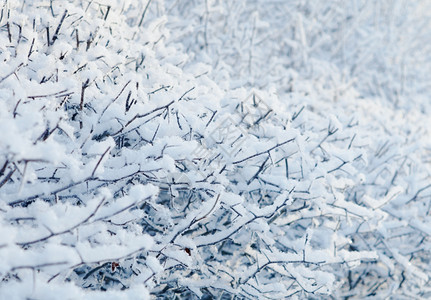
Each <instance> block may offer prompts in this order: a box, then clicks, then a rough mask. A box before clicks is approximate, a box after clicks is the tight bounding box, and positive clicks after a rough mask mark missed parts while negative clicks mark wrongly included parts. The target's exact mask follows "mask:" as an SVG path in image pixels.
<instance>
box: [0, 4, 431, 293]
mask: <svg viewBox="0 0 431 300" xmlns="http://www.w3.org/2000/svg"><path fill="white" fill-rule="evenodd" d="M238 3H241V5H240V4H226V3H218V2H214V3H212V2H211V1H206V2H205V4H202V3H197V2H194V1H187V2H183V3H179V2H175V3H171V1H148V2H147V1H143V2H141V1H125V0H116V1H73V0H70V1H51V2H49V3H48V2H44V1H32V2H24V4H22V3H19V2H18V1H6V0H5V1H3V5H2V8H1V15H0V26H1V29H2V30H1V32H0V60H1V63H2V65H3V66H4V68H2V69H1V71H0V120H1V122H0V199H1V201H0V225H1V226H0V232H1V234H0V257H1V258H2V261H3V263H2V264H1V265H0V278H1V281H0V294H1V295H6V296H9V297H11V298H14V297H15V298H32V299H33V298H35V299H46V298H49V297H53V295H54V294H53V293H54V292H61V293H67V295H68V296H70V297H71V298H80V297H86V296H87V297H92V298H96V297H104V298H106V297H110V298H112V299H120V298H122V297H123V298H126V299H129V298H136V299H137V298H148V297H150V295H152V296H154V297H157V298H161V299H162V298H169V299H170V298H173V297H175V296H178V297H184V298H185V297H195V298H205V297H211V298H220V299H231V298H235V297H236V298H258V299H262V298H270V299H275V298H281V297H287V296H294V297H297V298H304V297H331V295H332V296H335V297H341V296H343V297H346V298H348V297H364V296H373V295H377V294H378V295H390V294H399V295H404V296H406V297H410V296H412V295H413V296H421V297H426V296H427V295H429V293H430V290H429V288H428V282H429V277H428V275H427V274H428V273H429V272H430V271H431V270H430V267H429V265H430V264H429V251H430V249H429V248H430V242H429V234H430V230H429V228H431V227H430V216H429V213H430V191H431V185H430V184H429V179H430V151H429V149H431V145H430V144H429V141H428V140H426V137H429V136H430V132H429V129H428V128H427V127H426V125H425V123H420V122H418V120H419V121H423V122H425V121H426V116H425V115H424V114H422V113H421V112H420V111H415V110H408V111H407V110H396V109H394V108H393V105H394V102H393V98H391V97H389V100H390V101H392V102H391V104H385V103H384V102H379V101H374V100H373V99H372V98H362V97H359V96H358V92H357V90H356V89H355V88H354V87H353V86H352V85H353V83H352V82H349V81H347V82H346V81H344V78H343V76H342V75H341V72H340V71H339V69H338V66H336V64H331V63H328V61H326V60H325V59H327V57H326V56H325V55H326V54H327V52H328V51H327V50H328V49H327V44H326V42H325V39H326V38H328V35H322V34H321V33H322V31H319V28H318V26H317V25H316V26H314V25H313V24H312V23H311V22H312V19H313V16H315V15H316V13H317V12H318V9H322V10H323V11H324V12H325V13H324V14H323V15H324V16H327V18H328V22H329V23H330V25H331V26H335V25H336V24H339V23H340V22H342V21H340V18H341V17H340V16H339V15H337V14H336V12H339V11H338V10H336V7H334V6H333V4H331V3H329V4H327V6H325V7H318V8H315V10H313V11H310V8H307V7H302V6H300V5H299V6H296V5H293V4H292V6H291V8H292V9H293V8H294V10H292V12H294V13H295V18H293V19H292V20H293V21H292V22H291V23H287V24H286V28H288V29H289V32H284V31H283V30H278V29H277V30H275V29H274V26H275V25H274V24H279V23H280V22H279V23H277V20H278V21H280V19H282V16H281V15H282V12H283V10H282V9H284V8H285V6H283V5H282V4H280V3H278V2H276V1H274V3H272V2H271V3H270V4H268V5H267V6H265V8H262V9H261V10H259V9H256V7H255V6H256V5H257V4H259V3H260V2H259V1H250V3H248V2H242V1H238ZM331 5H332V6H331ZM280 7H281V8H280ZM323 8H325V9H323ZM256 11H261V14H262V16H259V15H258V14H256V13H255V12H256ZM268 11H269V12H268ZM186 12H189V16H188V20H187V22H185V21H184V19H183V17H184V16H185V14H186ZM270 12H271V13H270ZM273 12H275V13H276V14H272V13H273ZM330 14H336V17H333V18H329V15H330ZM268 16H272V18H271V20H269V19H268V20H267V18H268ZM361 18H364V15H361ZM319 20H320V19H319ZM359 20H362V19H359ZM271 21H272V22H274V24H271V23H270V22H271ZM331 22H332V23H331ZM358 22H359V21H358ZM364 22H365V21H364ZM304 24H305V25H304ZM348 24H350V23H348ZM354 24H357V23H354ZM268 28H269V29H268ZM222 29H223V30H222ZM270 29H271V30H270ZM269 31H270V32H272V34H273V36H266V35H267V34H268V32H269ZM179 32H183V33H184V35H180V34H179ZM328 32H329V31H328ZM241 33H242V36H240V34H241ZM291 35H293V36H291ZM307 35H308V36H307ZM319 36H321V38H322V39H323V40H320V42H319ZM231 41H235V42H236V43H237V44H235V45H230V46H229V45H228V44H229V43H230V42H231ZM268 44H270V45H271V47H268ZM276 45H277V47H276ZM283 45H285V46H286V47H287V49H288V51H287V52H288V53H282V52H283V51H284V50H282V49H281V48H282V46H283ZM313 45H314V46H313ZM319 45H320V46H319ZM319 47H320V48H319ZM340 47H341V46H340ZM312 50H313V51H312ZM358 53H360V51H359V50H358ZM267 58H268V59H267ZM264 62H265V63H264ZM355 63H358V62H357V61H356V60H355ZM370 63H371V62H370ZM358 64H359V63H358ZM352 72H353V71H352ZM352 74H353V75H352ZM352 74H350V75H349V76H354V72H353V73H352ZM349 76H348V77H349ZM349 78H351V77H349ZM364 78H365V77H364ZM361 82H364V80H362V81H361ZM277 84H278V87H277ZM251 86H252V87H255V88H256V89H252V88H250V87H251ZM358 89H359V90H361V87H358ZM385 90H390V87H388V88H385ZM397 103H399V102H397ZM401 118H402V119H403V121H401Z"/></svg>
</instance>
